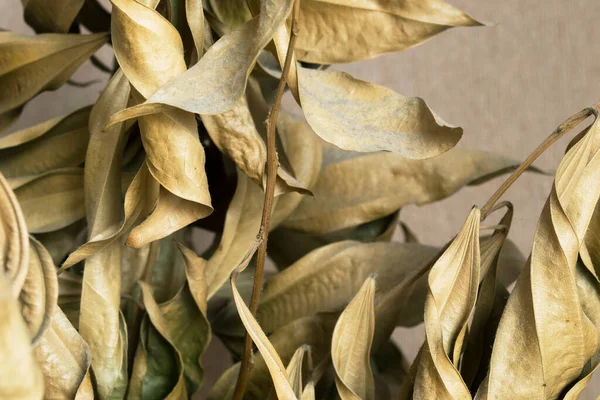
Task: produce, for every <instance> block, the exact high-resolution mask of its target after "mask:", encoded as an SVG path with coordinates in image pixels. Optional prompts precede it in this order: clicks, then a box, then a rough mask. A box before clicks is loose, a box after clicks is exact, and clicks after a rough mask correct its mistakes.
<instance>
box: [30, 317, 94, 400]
mask: <svg viewBox="0 0 600 400" xmlns="http://www.w3.org/2000/svg"><path fill="white" fill-rule="evenodd" d="M33 353H34V356H35V359H36V361H37V362H38V364H39V365H40V367H41V369H42V372H43V373H44V383H45V386H46V389H45V398H48V399H78V400H79V399H81V400H84V399H85V400H87V399H93V398H94V392H93V389H92V382H91V379H90V374H89V368H90V362H91V355H90V350H89V348H88V345H87V343H86V342H85V341H84V340H83V338H82V337H81V336H79V333H77V330H75V328H74V327H73V325H71V323H70V322H69V320H68V319H67V317H66V316H65V314H64V313H63V312H62V311H61V309H60V308H56V310H55V311H54V313H53V314H52V324H51V325H50V328H49V329H48V330H47V331H46V332H44V334H43V335H42V337H41V338H40V340H39V342H38V343H37V344H36V345H35V347H34V349H33Z"/></svg>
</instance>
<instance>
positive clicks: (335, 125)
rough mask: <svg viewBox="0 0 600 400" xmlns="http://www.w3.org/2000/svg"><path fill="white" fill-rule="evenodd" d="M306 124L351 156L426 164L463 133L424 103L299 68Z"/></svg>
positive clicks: (340, 76)
mask: <svg viewBox="0 0 600 400" xmlns="http://www.w3.org/2000/svg"><path fill="white" fill-rule="evenodd" d="M298 85H299V93H300V104H301V106H302V111H303V112H304V116H305V117H306V121H307V122H308V124H309V125H310V126H311V128H312V129H313V130H314V131H315V133H316V134H317V135H319V136H320V137H321V138H323V139H324V140H326V141H328V142H329V143H333V144H334V145H336V146H338V147H340V148H342V149H344V150H350V151H367V152H370V151H378V150H388V151H394V152H397V153H399V154H401V155H403V156H405V157H409V158H415V159H422V158H429V157H433V156H437V155H439V154H442V153H444V152H446V151H448V150H450V149H451V148H453V147H454V146H455V145H456V143H457V142H458V140H459V139H460V138H461V136H462V129H461V128H456V127H452V126H449V125H447V124H446V123H445V122H444V121H442V120H441V119H440V118H439V117H438V116H436V115H435V114H434V113H433V112H432V111H431V110H430V109H429V107H427V105H426V104H425V101H423V99H421V98H418V97H413V98H408V97H404V96H402V95H400V94H398V93H396V92H394V91H393V90H390V89H387V88H385V87H383V86H379V85H375V84H372V83H369V82H365V81H361V80H358V79H355V78H353V77H352V76H350V75H348V74H346V73H343V72H335V71H319V70H313V69H308V68H298Z"/></svg>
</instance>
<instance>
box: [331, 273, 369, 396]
mask: <svg viewBox="0 0 600 400" xmlns="http://www.w3.org/2000/svg"><path fill="white" fill-rule="evenodd" d="M374 303H375V278H374V276H370V277H368V278H367V279H366V280H365V282H364V283H363V285H362V286H361V288H360V290H359V291H358V293H356V296H354V298H353V299H352V300H351V301H350V303H349V304H348V306H347V307H346V308H345V309H344V312H342V315H340V318H339V319H338V321H337V323H336V324H335V329H334V330H333V338H332V339H331V359H332V360H333V367H334V368H335V374H336V375H335V384H336V386H337V388H338V393H339V394H340V397H341V398H342V400H347V399H365V400H370V399H374V398H375V381H374V380H373V372H372V371H371V345H372V343H373V332H374V330H375V306H374Z"/></svg>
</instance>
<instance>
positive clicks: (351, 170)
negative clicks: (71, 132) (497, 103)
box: [283, 146, 519, 234]
mask: <svg viewBox="0 0 600 400" xmlns="http://www.w3.org/2000/svg"><path fill="white" fill-rule="evenodd" d="M518 164H519V163H518V162H517V161H514V160H511V159H509V158H506V157H503V156H499V155H496V154H493V153H487V152H482V151H479V150H472V149H462V148H457V149H453V150H451V151H449V152H447V153H445V154H442V155H440V156H437V157H434V158H430V159H427V160H411V159H408V158H405V157H402V156H401V155H398V154H394V153H383V152H382V153H375V154H361V153H351V152H343V151H340V150H339V149H335V148H334V147H333V146H329V147H326V148H325V149H324V153H323V166H322V169H321V174H320V176H319V180H318V181H317V183H316V184H315V186H313V187H312V188H311V190H312V191H313V193H314V194H315V197H314V198H309V197H307V198H304V199H303V200H302V202H301V203H300V205H299V206H298V208H297V209H296V210H295V211H294V213H293V214H292V215H291V216H290V217H289V218H288V219H287V220H286V221H285V222H284V223H283V226H285V227H288V228H294V229H298V230H302V231H305V232H309V233H313V234H324V233H328V232H331V231H335V230H339V229H342V228H347V227H351V226H355V225H358V224H361V223H364V222H368V221H373V220H375V219H377V218H381V217H384V216H386V215H390V214H392V213H393V212H395V211H397V210H399V209H400V208H401V207H403V206H404V205H407V204H418V205H423V204H427V203H430V202H433V201H437V200H441V199H443V198H445V197H448V196H450V195H451V194H453V193H455V192H456V191H458V190H459V189H460V188H462V187H463V186H465V185H468V184H472V183H474V182H477V183H481V182H483V181H485V179H488V178H490V177H494V176H496V175H497V174H498V173H500V172H506V171H507V170H509V169H510V168H512V167H514V166H516V165H518ZM364 171H373V172H372V173H369V174H366V173H364Z"/></svg>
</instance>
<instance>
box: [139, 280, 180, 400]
mask: <svg viewBox="0 0 600 400" xmlns="http://www.w3.org/2000/svg"><path fill="white" fill-rule="evenodd" d="M139 284H140V288H141V289H142V293H143V301H144V306H145V307H146V311H147V313H148V315H147V317H146V318H145V319H144V321H143V323H142V328H141V335H140V338H141V340H140V343H139V347H138V350H137V352H136V355H135V361H134V364H133V372H132V377H131V382H130V389H129V395H128V398H129V399H144V400H146V399H149V400H151V399H157V400H158V399H168V400H175V399H184V398H187V393H186V388H185V379H184V376H183V369H184V366H183V360H182V357H181V354H180V353H179V351H177V349H176V347H175V345H174V344H173V342H172V341H171V339H170V337H169V333H168V332H169V331H168V330H167V322H166V321H165V319H164V317H163V315H162V313H161V310H160V308H159V306H158V304H156V301H155V300H154V297H153V296H152V288H151V287H150V286H148V285H147V284H146V283H144V282H140V283H139Z"/></svg>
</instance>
